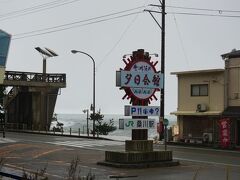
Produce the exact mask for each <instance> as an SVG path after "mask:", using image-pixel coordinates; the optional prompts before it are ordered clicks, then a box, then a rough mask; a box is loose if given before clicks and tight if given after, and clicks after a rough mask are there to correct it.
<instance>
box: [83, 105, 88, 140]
mask: <svg viewBox="0 0 240 180" xmlns="http://www.w3.org/2000/svg"><path fill="white" fill-rule="evenodd" d="M83 113H84V114H85V113H87V135H88V136H89V126H88V120H89V110H88V109H84V110H83Z"/></svg>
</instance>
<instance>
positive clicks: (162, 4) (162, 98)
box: [144, 0, 166, 140]
mask: <svg viewBox="0 0 240 180" xmlns="http://www.w3.org/2000/svg"><path fill="white" fill-rule="evenodd" d="M159 2H160V5H154V4H150V6H154V7H158V8H160V9H161V12H159V11H154V10H146V9H145V10H144V11H147V12H149V13H150V15H151V16H152V18H153V19H154V21H155V22H156V23H157V25H158V27H159V28H160V29H161V40H162V41H161V73H162V74H163V79H162V81H163V87H162V88H161V91H160V116H159V126H160V127H162V128H160V132H159V140H162V139H163V137H164V131H165V127H164V126H163V120H164V110H165V108H164V105H165V88H164V87H165V16H166V9H165V7H166V5H165V0H162V1H160V0H159ZM152 13H160V14H162V19H161V20H162V24H161V25H160V24H159V23H158V21H157V19H156V18H155V17H154V15H153V14H152Z"/></svg>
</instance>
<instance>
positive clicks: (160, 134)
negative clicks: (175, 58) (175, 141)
mask: <svg viewBox="0 0 240 180" xmlns="http://www.w3.org/2000/svg"><path fill="white" fill-rule="evenodd" d="M161 7H162V28H161V30H162V31H161V37H162V43H161V73H162V74H163V87H162V89H161V92H160V93H161V99H160V108H161V110H160V121H161V122H159V123H162V125H163V120H164V110H165V108H164V106H165V15H166V12H165V0H162V6H161ZM163 127H164V128H163V129H164V131H165V126H163ZM162 137H163V132H161V133H159V140H162V139H163V138H162ZM164 138H166V137H164Z"/></svg>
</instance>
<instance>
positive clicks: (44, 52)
mask: <svg viewBox="0 0 240 180" xmlns="http://www.w3.org/2000/svg"><path fill="white" fill-rule="evenodd" d="M35 49H36V50H37V51H38V52H39V53H40V54H41V55H42V57H43V72H42V73H43V76H42V81H43V82H46V80H47V79H46V71H47V58H50V57H56V56H58V54H57V53H55V52H54V51H53V50H51V49H49V48H46V47H45V48H44V49H42V48H40V47H35ZM44 96H46V98H47V100H46V98H44V99H45V100H44V103H43V104H44V106H45V107H44V106H42V108H45V110H43V109H42V110H41V112H42V114H43V116H42V118H44V116H45V118H46V131H47V130H48V129H49V127H50V125H48V124H49V122H48V103H49V102H48V101H49V100H48V99H49V94H48V87H47V86H46V87H45V92H44ZM44 114H46V115H44Z"/></svg>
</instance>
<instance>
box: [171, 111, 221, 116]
mask: <svg viewBox="0 0 240 180" xmlns="http://www.w3.org/2000/svg"><path fill="white" fill-rule="evenodd" d="M170 114H172V115H176V116H179V115H184V116H218V115H221V114H222V111H206V112H197V111H175V112H171V113H170Z"/></svg>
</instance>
